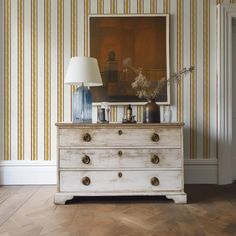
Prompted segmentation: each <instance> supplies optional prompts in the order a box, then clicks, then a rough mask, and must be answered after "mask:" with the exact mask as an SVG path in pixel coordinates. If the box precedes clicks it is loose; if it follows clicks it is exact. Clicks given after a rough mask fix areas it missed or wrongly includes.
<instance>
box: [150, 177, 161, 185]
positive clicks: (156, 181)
mask: <svg viewBox="0 0 236 236" xmlns="http://www.w3.org/2000/svg"><path fill="white" fill-rule="evenodd" d="M151 184H152V185H153V186H158V185H159V184H160V182H159V179H158V178H157V177H153V178H151Z"/></svg>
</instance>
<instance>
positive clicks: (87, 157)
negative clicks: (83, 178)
mask: <svg viewBox="0 0 236 236" xmlns="http://www.w3.org/2000/svg"><path fill="white" fill-rule="evenodd" d="M90 161H91V160H90V158H89V156H87V155H85V156H84V157H83V158H82V162H83V163H84V164H89V163H90Z"/></svg>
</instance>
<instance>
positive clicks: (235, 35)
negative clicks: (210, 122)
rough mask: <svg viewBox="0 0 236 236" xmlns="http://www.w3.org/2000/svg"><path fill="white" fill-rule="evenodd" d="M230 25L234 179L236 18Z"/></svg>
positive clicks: (235, 165)
mask: <svg viewBox="0 0 236 236" xmlns="http://www.w3.org/2000/svg"><path fill="white" fill-rule="evenodd" d="M232 24H233V27H232V49H233V51H232V65H233V67H232V70H233V71H232V77H233V78H232V83H233V86H232V94H233V102H232V106H233V142H232V146H233V147H232V176H233V177H234V179H236V102H235V101H236V92H235V91H236V18H235V19H233V23H232Z"/></svg>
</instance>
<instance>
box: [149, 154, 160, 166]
mask: <svg viewBox="0 0 236 236" xmlns="http://www.w3.org/2000/svg"><path fill="white" fill-rule="evenodd" d="M151 162H152V163H153V164H158V163H159V162H160V158H159V156H158V155H156V154H154V155H153V156H152V158H151Z"/></svg>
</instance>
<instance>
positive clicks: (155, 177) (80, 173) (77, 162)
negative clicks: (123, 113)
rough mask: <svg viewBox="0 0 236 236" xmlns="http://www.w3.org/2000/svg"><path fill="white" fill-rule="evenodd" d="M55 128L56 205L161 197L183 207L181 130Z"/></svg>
mask: <svg viewBox="0 0 236 236" xmlns="http://www.w3.org/2000/svg"><path fill="white" fill-rule="evenodd" d="M56 125H57V132H58V170H57V171H58V172H57V173H58V192H57V193H56V194H55V203H56V204H65V201H66V200H70V199H72V198H73V197H74V196H125V195H126V196H128V195H132V196H134V195H165V196H166V197H167V198H169V199H173V200H174V201H175V202H176V203H186V194H185V193H184V180H183V176H184V172H183V124H180V123H171V124H88V125H87V124H72V123H57V124H56Z"/></svg>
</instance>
